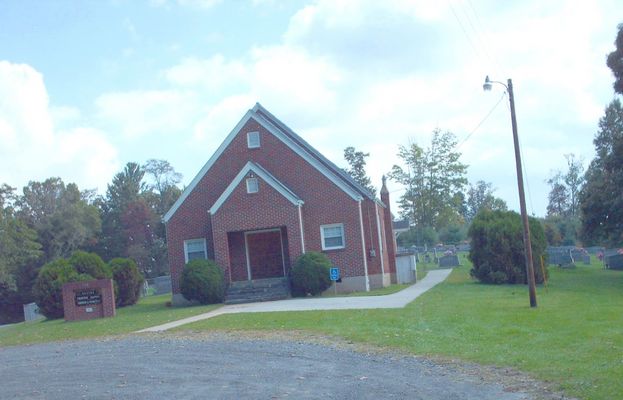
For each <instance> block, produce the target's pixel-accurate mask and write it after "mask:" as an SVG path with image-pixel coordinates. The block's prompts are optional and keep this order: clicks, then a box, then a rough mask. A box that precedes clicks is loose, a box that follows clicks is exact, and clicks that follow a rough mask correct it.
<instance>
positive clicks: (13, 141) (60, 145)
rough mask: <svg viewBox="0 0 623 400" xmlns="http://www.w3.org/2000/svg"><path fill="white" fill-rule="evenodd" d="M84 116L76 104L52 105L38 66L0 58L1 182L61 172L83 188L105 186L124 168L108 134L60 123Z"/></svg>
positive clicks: (20, 182)
mask: <svg viewBox="0 0 623 400" xmlns="http://www.w3.org/2000/svg"><path fill="white" fill-rule="evenodd" d="M79 116H80V112H79V111H78V110H77V109H75V108H71V107H50V105H49V99H48V94H47V90H46V87H45V84H44V81H43V76H42V75H41V74H40V73H39V72H37V71H36V70H35V69H34V68H32V67H31V66H29V65H25V64H12V63H10V62H7V61H0V138H1V140H2V146H0V182H2V183H8V184H9V185H12V186H16V187H21V186H24V185H25V184H27V183H28V181H29V180H44V179H46V178H48V177H51V176H60V177H61V178H62V179H63V180H64V181H65V182H75V183H77V184H78V185H79V187H80V188H100V189H103V188H105V187H106V183H107V182H108V181H109V180H110V178H111V177H112V174H113V172H114V171H115V170H116V169H117V167H118V160H117V157H116V155H117V152H116V149H115V148H114V147H113V146H112V145H111V144H110V143H109V142H108V140H107V138H106V136H105V134H104V133H103V132H101V131H96V130H94V129H90V128H80V127H75V126H74V127H72V128H70V129H67V130H64V131H59V130H58V129H57V128H56V126H55V121H58V123H59V124H65V123H68V121H74V120H76V119H77V118H79Z"/></svg>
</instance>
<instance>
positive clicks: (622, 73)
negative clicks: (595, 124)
mask: <svg viewBox="0 0 623 400" xmlns="http://www.w3.org/2000/svg"><path fill="white" fill-rule="evenodd" d="M618 29H619V32H618V34H617V37H616V40H615V41H614V45H615V46H616V49H615V50H614V51H613V52H612V53H610V54H608V59H607V61H606V64H607V65H608V67H610V69H611V70H612V73H613V74H614V84H613V85H612V86H613V87H614V91H615V92H617V93H619V94H623V23H622V24H619V26H618Z"/></svg>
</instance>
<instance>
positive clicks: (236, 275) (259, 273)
mask: <svg viewBox="0 0 623 400" xmlns="http://www.w3.org/2000/svg"><path fill="white" fill-rule="evenodd" d="M227 239H228V243H229V258H230V269H231V281H232V282H237V281H245V280H249V281H250V280H256V279H266V278H281V277H285V276H287V274H288V271H289V270H290V257H289V249H288V231H287V228H286V227H277V228H269V229H261V230H252V231H245V232H229V233H228V234H227Z"/></svg>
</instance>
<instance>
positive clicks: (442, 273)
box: [137, 269, 452, 333]
mask: <svg viewBox="0 0 623 400" xmlns="http://www.w3.org/2000/svg"><path fill="white" fill-rule="evenodd" d="M450 272H452V270H451V269H440V270H434V271H428V274H426V276H425V277H424V279H422V280H421V281H419V282H417V283H416V284H414V285H412V286H409V287H408V288H406V289H403V290H401V291H400V292H397V293H393V294H388V295H385V296H360V297H322V298H312V299H305V298H298V299H288V300H277V301H267V302H262V303H246V304H235V305H226V306H223V307H221V308H218V309H216V310H214V311H210V312H208V313H205V314H200V315H195V316H193V317H188V318H184V319H180V320H178V321H173V322H169V323H166V324H162V325H158V326H153V327H151V328H145V329H141V330H140V331H137V332H138V333H141V332H162V331H166V330H168V329H172V328H177V327H178V326H182V325H186V324H190V323H191V322H197V321H202V320H204V319H208V318H212V317H216V316H219V315H223V314H237V313H252V312H273V311H314V310H361V309H371V308H403V307H404V306H406V305H407V304H409V303H410V302H412V301H413V300H415V299H416V298H417V297H418V296H419V295H421V294H422V293H424V292H426V291H427V290H429V289H431V288H432V287H433V286H435V285H437V284H438V283H440V282H443V281H444V280H445V279H446V278H447V277H448V275H450Z"/></svg>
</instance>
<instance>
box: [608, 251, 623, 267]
mask: <svg viewBox="0 0 623 400" xmlns="http://www.w3.org/2000/svg"><path fill="white" fill-rule="evenodd" d="M605 263H606V266H607V267H608V268H610V269H620V270H623V254H613V255H611V256H608V257H606V259H605Z"/></svg>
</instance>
